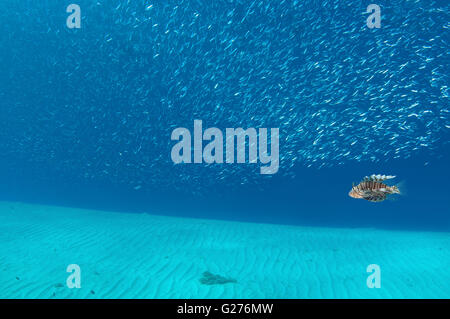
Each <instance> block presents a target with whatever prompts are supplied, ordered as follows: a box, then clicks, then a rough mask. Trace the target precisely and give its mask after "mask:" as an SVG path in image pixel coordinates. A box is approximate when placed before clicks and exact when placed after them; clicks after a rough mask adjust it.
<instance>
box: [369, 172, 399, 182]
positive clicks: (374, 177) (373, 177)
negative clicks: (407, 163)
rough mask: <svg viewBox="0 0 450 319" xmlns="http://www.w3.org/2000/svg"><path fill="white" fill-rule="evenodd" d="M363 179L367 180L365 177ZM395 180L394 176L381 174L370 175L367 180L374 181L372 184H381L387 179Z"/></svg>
mask: <svg viewBox="0 0 450 319" xmlns="http://www.w3.org/2000/svg"><path fill="white" fill-rule="evenodd" d="M365 178H368V177H367V176H366V177H365ZM392 178H395V175H381V174H378V175H376V174H372V175H370V177H369V178H368V180H369V181H374V182H382V181H385V180H387V179H392Z"/></svg>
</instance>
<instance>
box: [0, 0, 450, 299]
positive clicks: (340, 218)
mask: <svg viewBox="0 0 450 319" xmlns="http://www.w3.org/2000/svg"><path fill="white" fill-rule="evenodd" d="M74 1H75V0H74ZM372 2H373V1H372V0H371V1H356V0H348V1H327V0H325V1H312V0H305V1H283V0H281V1H279V0H256V1H253V0H239V1H237V0H227V1H221V0H217V1H206V0H196V1H194V0H190V1H187V0H154V1H147V0H146V1H144V0H127V1H124V0H120V1H114V3H112V2H111V1H104V0H98V1H87V0H76V4H78V5H79V6H80V8H81V28H79V29H78V28H74V29H70V28H68V27H67V24H66V19H67V17H68V15H69V13H67V12H66V7H67V5H69V4H70V2H67V3H63V2H61V1H48V0H46V1H29V0H24V1H14V0H5V1H2V2H1V4H0V26H1V32H0V65H1V69H0V126H1V129H0V201H1V202H22V203H31V204H44V205H48V206H33V205H31V206H26V205H25V206H21V205H19V204H17V205H16V204H1V205H2V206H1V207H2V211H0V218H2V221H3V222H2V223H3V225H2V226H3V231H2V232H0V233H1V235H2V236H3V237H2V243H0V250H1V251H2V253H1V254H0V264H1V265H4V272H2V274H1V276H0V281H1V282H2V284H3V285H5V287H7V288H6V289H5V290H4V292H3V293H4V296H6V297H8V298H11V297H12V298H16V297H19V298H22V297H30V296H31V297H33V298H34V297H37V298H52V297H56V298H58V297H67V298H73V297H76V298H79V297H82V298H85V297H88V298H92V297H97V296H100V297H105V298H110V297H117V296H119V297H136V296H137V297H165V298H166V297H178V298H179V297H183V298H185V297H188V298H190V297H205V296H206V297H241V298H242V297H252V296H258V297H264V298H265V297H275V298H283V297H284V298H286V297H287V298H299V297H315V298H317V297H339V298H341V297H343V298H347V297H362V296H365V297H367V296H368V297H386V296H387V297H405V296H406V297H411V296H412V297H414V298H416V297H421V296H424V297H433V298H434V297H448V291H449V287H448V282H449V281H448V280H446V278H442V277H443V276H445V275H446V274H445V272H444V270H443V269H445V267H443V265H445V264H446V262H447V260H448V258H449V256H448V250H446V248H448V247H444V246H445V245H446V243H448V234H447V233H448V232H449V231H450V196H449V193H450V187H449V180H450V171H449V169H448V163H450V147H449V146H450V116H449V111H450V110H449V76H448V70H449V55H448V52H449V50H448V49H449V46H448V44H449V40H450V37H449V28H450V24H449V21H450V16H449V12H450V10H449V9H450V8H449V3H448V1H420V0H419V1H378V2H377V4H378V5H379V6H380V7H381V27H380V28H369V27H368V26H367V24H366V19H367V17H368V14H367V13H366V8H367V6H368V5H369V4H370V3H372ZM194 120H202V122H203V129H204V130H206V129H207V128H211V127H216V128H218V129H220V130H222V132H225V131H226V128H239V127H242V128H244V129H247V128H256V129H258V128H268V129H271V128H278V129H279V132H280V135H279V161H280V163H279V170H278V172H276V173H275V174H267V175H264V174H261V173H260V167H261V165H262V164H261V163H257V164H250V163H248V161H249V160H248V158H247V159H246V163H239V164H238V163H234V164H230V163H214V164H206V163H181V164H174V163H173V161H172V157H171V150H172V148H173V147H174V145H175V144H176V141H173V140H171V134H172V132H173V131H174V129H176V128H181V127H184V128H186V129H188V130H189V131H190V132H191V133H192V132H194V127H193V126H194ZM273 143H274V140H272V139H271V140H270V143H269V145H270V146H272V145H274V144H273ZM204 144H206V142H204ZM192 146H193V145H192ZM247 146H249V145H248V143H247ZM371 174H386V175H396V178H395V179H393V180H392V181H389V183H390V185H395V184H397V183H399V187H400V191H401V193H402V194H401V195H393V196H390V198H389V199H388V200H386V201H383V202H380V203H371V202H368V201H365V200H362V199H353V198H351V197H349V196H348V192H349V191H350V189H351V187H352V183H359V182H360V181H361V180H362V179H363V178H364V176H366V175H371ZM49 206H66V207H74V208H87V209H97V210H102V211H105V212H104V213H91V215H89V214H88V213H82V212H81V211H80V212H79V211H77V210H67V211H66V214H68V216H69V217H68V219H67V220H65V219H64V215H62V214H64V210H61V211H59V210H58V209H56V210H54V209H52V208H46V209H47V210H48V215H46V213H45V209H41V208H35V207H49ZM113 211H114V212H121V214H114V213H112V212H113ZM142 212H145V213H149V214H151V215H163V216H164V215H166V216H176V217H192V218H202V219H208V220H212V219H215V220H225V221H245V222H250V224H235V223H234V224H227V223H223V224H214V223H210V224H208V223H200V222H195V220H196V219H194V221H192V220H191V221H189V220H184V219H176V220H172V219H167V218H166V219H165V220H164V219H158V218H159V217H155V218H154V217H148V215H142V214H141V215H138V213H142ZM39 214H40V215H39ZM78 214H80V215H78ZM108 214H110V216H113V217H111V222H109V219H108V218H107V216H108ZM123 214H128V215H123ZM78 216H79V217H78ZM124 216H126V217H127V218H124ZM128 218H129V219H128ZM126 221H129V223H127V222H126ZM94 223H98V224H94ZM121 223H124V224H126V225H127V227H130V229H128V228H127V227H124V228H123V229H122V228H121ZM184 223H185V224H184ZM254 223H267V224H285V225H295V226H314V228H311V229H309V228H308V229H305V228H302V227H298V228H295V227H294V228H289V227H286V228H282V227H281V228H275V227H272V226H267V225H265V226H264V227H263V228H259V227H262V226H256V227H254ZM46 225H48V226H46ZM154 225H160V226H161V227H160V228H158V227H156V226H154ZM208 225H209V226H208ZM245 225H247V226H245ZM172 226H173V228H172ZM77 227H78V228H77ZM151 227H156V228H151ZM208 227H211V228H208ZM324 227H325V228H324ZM351 228H363V229H362V230H354V231H353V232H352V231H349V229H351ZM97 229H98V236H100V237H99V238H95V235H96V231H97ZM124 229H126V231H123V230H124ZM210 229H212V230H214V231H209V230H210ZM260 229H261V230H262V229H264V231H267V232H268V233H271V234H275V236H276V238H272V237H270V235H267V236H268V237H266V238H264V236H266V235H265V233H263V232H262V231H260ZM324 229H325V230H324ZM326 229H335V231H329V230H328V231H327V230H326ZM371 229H384V230H396V231H397V230H402V231H404V230H406V231H407V232H386V233H378V232H376V231H375V232H372V230H371ZM149 230H151V231H149ZM15 231H16V232H20V231H23V232H24V233H23V234H16V233H13V232H15ZM128 231H130V232H131V231H132V232H133V233H128ZM414 231H428V232H429V233H426V235H421V234H422V233H417V234H416V233H414ZM65 232H67V233H65ZM222 232H223V233H222ZM233 232H234V233H233ZM410 232H411V234H410ZM150 233H151V234H156V235H155V236H151V235H150ZM133 234H134V235H133ZM304 234H310V235H308V236H312V237H307V236H306V235H304ZM327 234H328V237H327ZM385 234H387V235H385ZM17 235H19V237H18V236H17ZM133 236H135V237H133ZM158 236H160V237H158ZM183 236H184V237H183ZM388 236H392V238H388ZM0 237H1V236H0ZM16 238H19V239H20V241H19V239H17V241H16ZM55 238H57V239H58V240H55ZM64 238H65V239H64ZM133 238H137V240H134V239H133ZM60 239H62V240H60ZM126 239H128V240H130V243H129V244H127V242H126ZM108 240H109V242H108ZM196 240H198V241H199V242H198V243H197V242H195V241H196ZM410 240H413V241H415V243H414V244H411V246H410V247H409V241H410ZM155 243H161V244H160V245H159V244H155ZM222 243H223V247H221V244H222ZM335 243H336V246H335ZM364 243H366V245H365V244H364ZM338 244H339V245H341V246H340V247H337V246H338ZM140 245H141V246H140ZM320 245H322V246H320ZM73 247H81V248H83V249H81V248H80V249H78V248H77V249H75V248H73ZM105 247H106V248H105ZM153 247H155V250H153ZM50 248H51V249H50ZM266 248H267V249H266ZM114 249H116V250H114ZM133 249H134V250H133ZM314 250H317V251H314ZM61 251H62V252H61ZM127 252H128V254H129V256H128V257H127V255H126V253H127ZM258 252H259V253H258ZM88 253H89V254H92V256H88V255H86V254H88ZM172 253H173V254H172ZM140 254H142V256H141V255H140ZM162 254H164V256H165V257H164V258H162V256H163V255H162ZM271 254H273V256H275V257H276V258H275V257H273V256H271ZM24 256H25V257H24ZM27 256H28V257H27ZM39 256H41V259H42V260H38V259H39ZM73 256H76V258H78V259H75V258H74V257H73ZM91 257H92V258H91ZM8 258H9V259H8ZM24 258H28V259H24ZM346 258H348V259H346ZM73 259H75V262H79V263H80V264H81V266H82V267H83V271H84V273H86V274H87V276H88V278H89V280H87V281H86V282H87V285H88V286H87V287H89V288H85V290H84V291H83V290H82V291H78V292H76V293H74V292H73V291H71V290H63V289H60V288H61V287H62V284H61V282H63V281H64V280H65V277H64V275H66V273H65V272H64V271H62V270H64V269H65V267H66V265H67V263H73V262H74V260H73ZM143 260H145V261H146V262H143ZM225 261H226V262H225ZM52 262H53V263H52ZM124 262H126V263H127V264H125V265H124V264H123V263H124ZM261 262H263V263H264V265H265V267H259V265H260V263H261ZM374 262H380V263H381V264H382V266H383V271H386V272H385V273H386V276H387V277H386V278H388V280H386V283H387V287H388V288H387V289H386V290H384V291H381V292H379V293H378V292H377V293H374V294H372V292H373V291H370V290H367V288H366V286H365V284H364V283H365V280H366V278H365V277H366V273H365V269H366V268H365V267H366V266H367V265H368V264H370V263H374ZM267 263H268V264H267ZM324 263H325V264H327V265H328V266H330V267H328V268H327V267H325V266H324V265H325V264H324ZM141 264H145V265H144V266H145V267H146V268H145V269H142V273H140V272H139V271H140V269H141V268H139V267H141ZM248 264H251V265H253V266H252V267H254V268H255V269H253V268H251V269H250V268H248V269H247V265H248ZM343 264H345V265H347V266H348V267H347V266H346V267H344V268H342V271H343V273H342V274H341V275H337V276H335V274H334V273H333V271H334V270H335V269H341V267H340V265H343ZM39 265H41V266H39ZM43 265H45V267H46V268H45V269H41V270H40V269H39V267H44V266H43ZM108 265H109V266H111V265H112V266H113V268H114V269H116V270H117V274H116V276H117V278H120V280H121V281H123V282H126V283H127V284H128V283H133V285H131V284H130V286H129V287H128V288H127V289H125V288H124V289H123V290H121V289H122V287H121V286H113V287H112V288H110V287H109V286H108V285H107V284H108V280H109V279H108V278H106V277H101V276H100V275H102V271H103V274H105V273H108V274H109V273H110V271H111V269H109V268H108ZM180 265H190V266H189V267H188V268H187V270H186V267H185V266H180ZM230 265H235V266H234V268H233V267H231V266H230ZM299 265H300V266H299ZM308 265H309V266H308ZM311 265H312V266H311ZM138 266H139V267H138ZM144 266H143V267H144ZM266 266H267V267H266ZM284 266H286V267H288V269H289V271H288V273H286V271H285V268H283V267H284ZM410 266H411V267H410ZM27 267H28V268H27ZM33 267H34V268H33ZM135 267H137V268H136V269H138V271H137V272H136V271H135V270H136V269H135ZM239 267H243V268H242V269H241V268H239ZM160 268H161V269H165V273H164V275H161V276H160V273H159V272H158V271H159V270H158V269H160ZM2 269H3V268H2ZM121 269H125V270H124V271H122V272H120V270H121ZM129 269H131V270H132V271H131V272H130V271H128V270H129ZM292 269H296V270H297V272H296V271H292ZM313 270H316V271H313ZM33 271H35V273H33ZM40 271H42V276H41V272H40ZM59 271H61V273H59ZM38 272H39V274H38ZM55 272H57V273H58V275H57V278H56V277H53V276H54V273H55ZM205 272H206V273H207V274H208V273H210V272H212V273H218V274H219V275H221V276H223V277H230V278H233V280H231V283H227V284H225V285H224V287H223V289H222V288H221V287H210V286H205V285H204V284H202V283H201V279H200V281H199V278H201V276H202V273H203V274H204V273H205ZM247 272H248V274H247ZM27 274H28V277H27ZM139 274H141V275H142V276H143V278H147V277H148V276H153V277H151V278H156V277H158V278H160V281H161V282H158V283H157V284H156V283H155V285H156V288H154V287H153V286H152V284H149V285H147V284H145V285H144V286H145V289H146V290H145V289H144V288H142V287H140V286H139V285H140V283H141V279H139V280H138V279H137V277H135V275H136V276H138V275H139ZM447 275H448V274H447ZM55 276H56V275H55ZM58 276H59V277H58ZM89 276H90V277H89ZM155 276H156V277H155ZM171 276H172V277H171ZM402 276H404V277H402ZM166 277H167V278H168V279H167V281H165V280H166V279H165V278H166ZM269 277H270V278H269ZM92 278H94V279H92ZM174 278H175V279H174ZM177 278H178V279H177ZM261 278H263V279H261ZM299 278H301V280H300V279H299ZM329 278H333V280H334V279H336V280H334V281H333V282H329ZM266 279H267V281H266ZM39 280H41V281H39ZM127 280H128V281H127ZM295 280H300V281H299V282H298V285H297V284H295V285H292V284H291V283H295V282H296V281H295ZM235 282H236V283H238V284H237V285H236V287H237V288H235V286H233V285H234V283H235ZM437 282H439V285H436V284H435V283H437ZM49 283H51V285H53V286H51V288H50V290H49V289H47V288H46V286H45V285H48V284H49ZM53 283H54V284H53ZM144 283H145V282H144ZM173 283H177V284H176V285H175V286H170V287H171V288H170V289H168V288H167V289H164V287H168V286H167V285H169V284H173ZM318 283H320V285H319V288H317V284H318ZM430 283H432V284H430ZM303 284H305V285H309V286H307V288H308V289H306V288H305V289H306V290H305V289H303V288H302V287H303V286H302V285H303ZM177 285H178V286H177ZM227 285H228V286H227ZM283 285H284V286H283ZM389 285H391V286H389ZM161 287H162V288H163V289H161ZM252 287H253V288H252ZM52 289H53V290H52ZM58 289H59V290H58ZM140 289H142V290H140ZM252 289H253V290H252ZM352 289H353V290H352ZM94 290H95V291H96V293H97V294H96V295H94V294H93V293H92V291H94ZM61 291H63V292H61ZM138 291H141V292H142V296H139V294H138V295H136V294H137V292H138ZM305 291H307V292H308V293H307V294H306V293H305ZM422 292H423V294H422ZM0 297H1V296H0Z"/></svg>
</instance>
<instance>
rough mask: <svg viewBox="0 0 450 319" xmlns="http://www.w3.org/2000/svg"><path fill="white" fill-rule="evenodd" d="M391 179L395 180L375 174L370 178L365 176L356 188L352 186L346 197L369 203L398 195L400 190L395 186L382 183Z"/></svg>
mask: <svg viewBox="0 0 450 319" xmlns="http://www.w3.org/2000/svg"><path fill="white" fill-rule="evenodd" d="M392 178H395V176H392V175H375V174H373V175H371V176H370V177H367V176H366V177H364V179H363V180H362V181H361V183H359V184H358V185H357V186H355V185H354V184H353V187H352V189H351V191H350V192H349V193H348V195H349V196H350V197H353V198H362V199H365V200H368V201H370V202H382V201H384V200H385V199H386V198H387V196H388V195H391V194H400V190H399V188H398V187H397V186H389V185H386V184H384V183H383V181H385V180H387V179H392Z"/></svg>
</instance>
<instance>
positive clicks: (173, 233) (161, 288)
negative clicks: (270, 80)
mask: <svg viewBox="0 0 450 319" xmlns="http://www.w3.org/2000/svg"><path fill="white" fill-rule="evenodd" d="M69 264H77V265H79V266H80V268H81V288H80V289H76V288H74V289H69V288H68V287H67V286H66V280H67V278H68V276H69V275H70V274H69V273H67V272H66V268H67V266H68V265H69ZM369 264H377V265H379V266H380V269H381V288H379V289H377V288H372V289H370V288H368V287H367V284H366V281H367V277H368V276H369V275H370V274H369V273H367V272H366V268H367V266H368V265H369ZM449 265H450V233H445V232H416V231H414V232H413V231H387V230H377V229H350V228H319V227H298V226H283V225H270V224H256V223H241V222H228V221H217V220H204V219H187V218H177V217H165V216H157V215H150V214H131V213H118V212H106V211H93V210H84V209H76V208H65V207H54V206H41V205H32V204H23V203H12V202H0V298H450V272H449V268H448V266H449Z"/></svg>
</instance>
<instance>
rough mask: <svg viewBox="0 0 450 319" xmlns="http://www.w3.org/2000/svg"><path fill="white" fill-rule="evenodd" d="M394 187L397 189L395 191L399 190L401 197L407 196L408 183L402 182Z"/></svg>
mask: <svg viewBox="0 0 450 319" xmlns="http://www.w3.org/2000/svg"><path fill="white" fill-rule="evenodd" d="M393 187H395V189H397V191H398V193H397V194H400V195H406V182H405V181H401V182H399V183H397V184H395V185H394V186H393Z"/></svg>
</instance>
